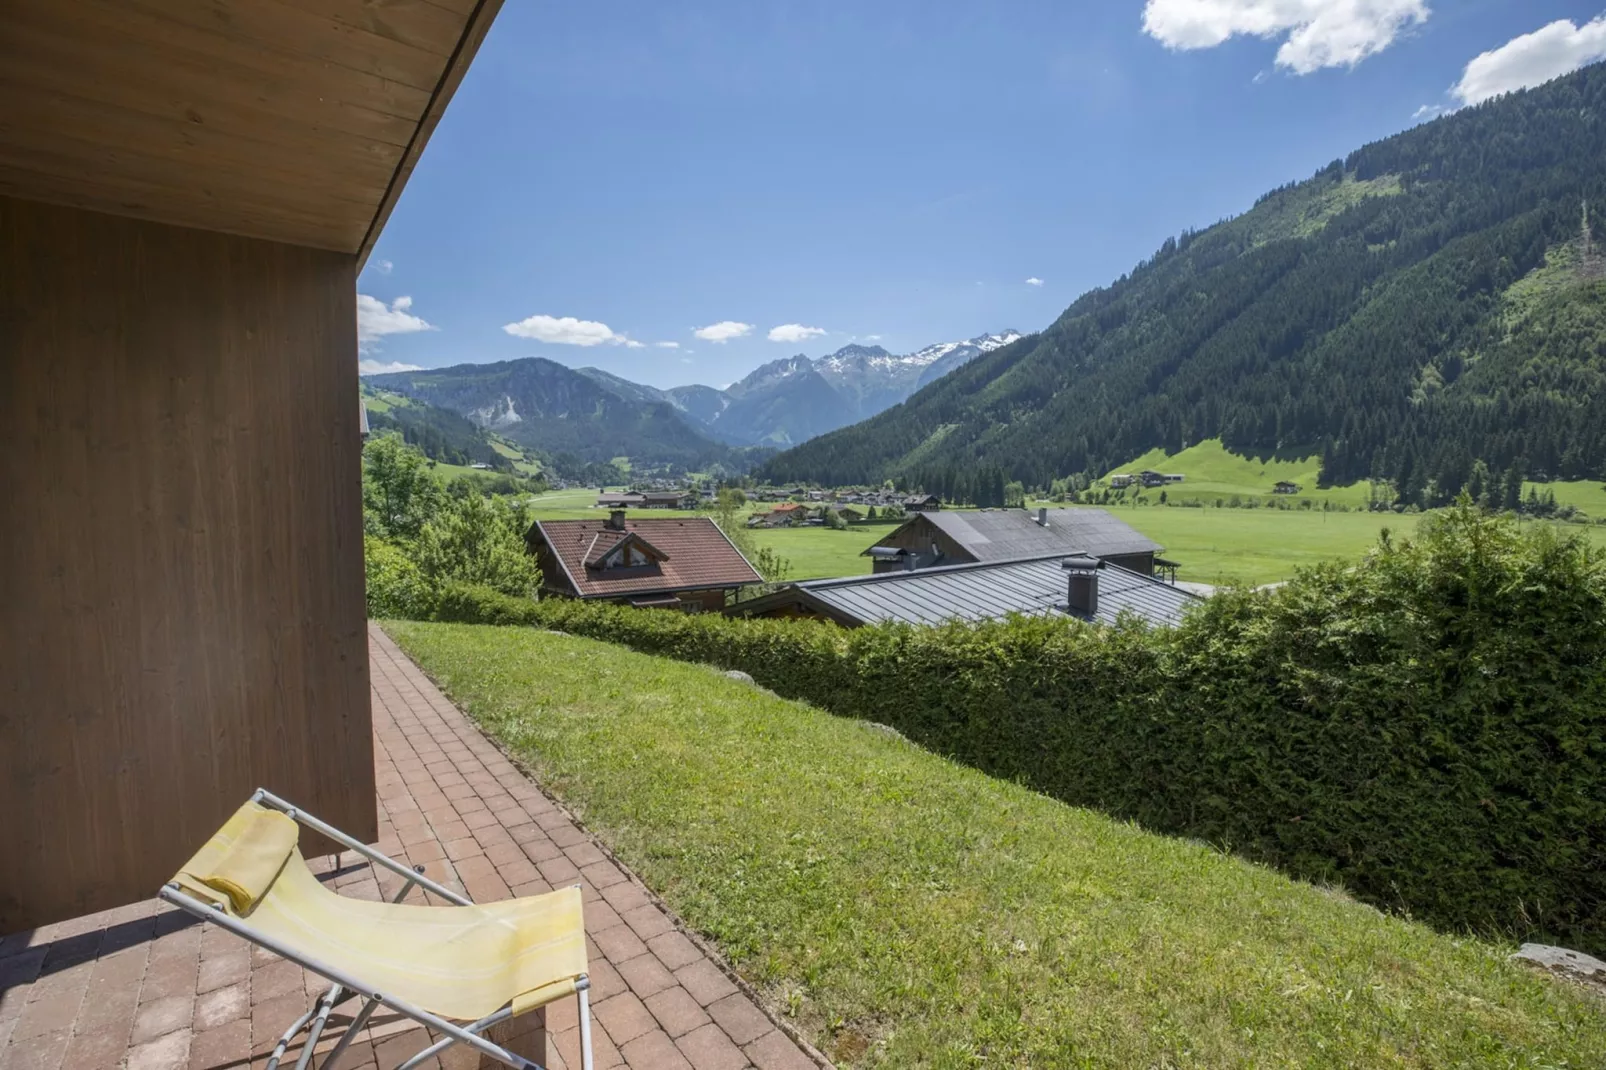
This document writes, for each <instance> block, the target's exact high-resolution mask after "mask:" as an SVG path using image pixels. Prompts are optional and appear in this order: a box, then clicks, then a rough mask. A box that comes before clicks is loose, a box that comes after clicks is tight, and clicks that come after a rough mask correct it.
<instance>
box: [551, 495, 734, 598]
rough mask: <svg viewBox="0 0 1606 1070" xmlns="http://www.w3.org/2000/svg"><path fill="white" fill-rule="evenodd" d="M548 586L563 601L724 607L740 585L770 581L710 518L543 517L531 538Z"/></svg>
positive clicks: (620, 513)
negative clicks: (748, 560)
mask: <svg viewBox="0 0 1606 1070" xmlns="http://www.w3.org/2000/svg"><path fill="white" fill-rule="evenodd" d="M524 543H525V546H526V547H528V548H529V551H530V552H531V553H533V554H534V555H535V556H536V559H537V560H538V561H539V562H540V564H541V591H542V593H543V594H545V595H555V596H558V597H561V598H579V599H584V600H586V601H599V602H617V603H619V604H621V605H632V606H654V607H665V608H670V609H683V610H690V611H693V612H697V611H701V610H717V609H723V608H724V606H725V600H726V597H727V596H728V595H729V594H730V593H731V592H732V591H735V590H736V589H737V588H738V587H743V586H746V585H747V584H750V583H763V582H764V578H763V577H762V576H760V575H759V574H758V573H757V572H755V571H754V570H753V566H752V565H750V564H748V563H747V559H746V558H745V557H743V556H742V554H741V551H739V550H738V549H736V547H735V546H733V545H732V544H731V541H730V540H729V539H727V538H726V537H725V533H724V532H722V531H720V530H719V525H717V524H715V523H714V522H713V520H711V519H709V518H708V517H706V516H694V517H663V518H659V519H654V518H648V519H640V520H627V519H625V514H624V511H623V510H622V509H620V510H615V511H614V512H612V513H610V514H609V515H608V519H607V520H600V521H599V520H537V521H536V522H535V523H534V524H531V525H530V530H529V531H528V532H526V533H525V536H524Z"/></svg>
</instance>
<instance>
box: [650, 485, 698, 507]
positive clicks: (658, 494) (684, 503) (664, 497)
mask: <svg viewBox="0 0 1606 1070" xmlns="http://www.w3.org/2000/svg"><path fill="white" fill-rule="evenodd" d="M641 499H642V501H641V507H642V508H643V509H695V508H697V492H696V491H694V490H649V491H648V492H647V493H645V494H643V495H642V496H641Z"/></svg>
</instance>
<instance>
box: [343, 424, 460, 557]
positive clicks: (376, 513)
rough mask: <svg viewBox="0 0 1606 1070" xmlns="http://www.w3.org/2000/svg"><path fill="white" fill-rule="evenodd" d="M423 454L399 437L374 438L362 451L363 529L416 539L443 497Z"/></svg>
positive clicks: (387, 435) (391, 537) (391, 434)
mask: <svg viewBox="0 0 1606 1070" xmlns="http://www.w3.org/2000/svg"><path fill="white" fill-rule="evenodd" d="M428 464H429V462H428V461H426V460H425V459H424V455H423V454H421V453H419V452H418V451H417V450H415V449H413V448H411V447H410V446H408V445H407V444H406V443H405V442H403V441H402V438H401V436H400V435H398V434H395V433H388V434H383V435H376V436H375V437H373V438H371V439H369V440H368V444H367V445H366V446H365V447H364V448H363V481H362V504H363V521H364V527H365V528H367V530H368V531H369V532H370V533H371V534H374V535H380V536H383V537H385V538H389V539H414V538H417V537H418V533H419V531H420V530H421V529H422V528H423V526H424V523H425V521H427V520H428V519H429V517H430V516H431V514H433V513H434V511H435V508H436V506H437V504H438V503H439V502H440V500H441V498H442V493H441V487H440V484H439V483H438V482H437V481H436V479H435V477H434V476H433V475H431V474H430V472H429V469H428Z"/></svg>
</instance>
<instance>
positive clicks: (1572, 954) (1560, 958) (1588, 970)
mask: <svg viewBox="0 0 1606 1070" xmlns="http://www.w3.org/2000/svg"><path fill="white" fill-rule="evenodd" d="M1511 957H1512V959H1513V960H1515V961H1518V962H1531V963H1533V964H1534V965H1536V966H1543V967H1545V969H1547V970H1561V971H1563V972H1565V973H1571V974H1576V975H1577V976H1579V977H1586V978H1588V979H1590V980H1592V981H1602V982H1606V962H1602V961H1601V960H1600V959H1598V958H1595V957H1594V956H1593V955H1586V954H1584V953H1583V952H1582V951H1571V950H1569V949H1567V948H1565V947H1551V946H1550V945H1549V944H1523V945H1522V947H1520V948H1518V949H1517V953H1516V954H1515V955H1512V956H1511Z"/></svg>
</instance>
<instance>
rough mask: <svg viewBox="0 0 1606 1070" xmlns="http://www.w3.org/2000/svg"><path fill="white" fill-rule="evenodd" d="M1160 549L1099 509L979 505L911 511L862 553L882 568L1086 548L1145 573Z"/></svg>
mask: <svg viewBox="0 0 1606 1070" xmlns="http://www.w3.org/2000/svg"><path fill="white" fill-rule="evenodd" d="M1162 549H1164V548H1163V547H1162V546H1161V545H1160V544H1159V543H1157V542H1155V541H1154V540H1152V539H1150V538H1148V537H1146V536H1144V535H1142V534H1140V533H1139V532H1137V531H1135V530H1133V528H1131V527H1130V526H1128V525H1127V524H1125V523H1123V522H1122V521H1120V520H1118V519H1116V518H1115V517H1114V516H1112V515H1111V514H1110V513H1108V512H1106V511H1105V510H1103V509H1039V510H1037V512H1036V513H1035V514H1033V513H1029V512H1027V511H1026V510H1024V509H984V510H981V511H979V512H966V511H956V510H948V511H945V512H935V513H919V514H916V515H915V516H913V517H911V518H910V519H909V520H907V521H905V522H904V523H902V524H900V525H899V526H898V527H897V528H895V529H893V530H892V531H891V532H890V533H889V534H887V535H886V536H884V537H883V538H881V539H880V540H878V541H877V542H876V543H875V545H873V546H871V547H870V548H869V549H867V550H865V551H864V554H863V556H866V557H870V558H872V559H874V565H873V571H874V572H876V573H884V572H894V571H910V570H914V569H922V568H933V567H940V566H944V565H962V564H972V563H975V562H986V561H1008V560H1018V559H1020V558H1024V557H1038V556H1044V555H1049V554H1060V555H1062V556H1068V555H1071V554H1077V553H1087V554H1092V555H1093V556H1094V557H1096V558H1099V559H1100V560H1103V561H1107V562H1109V563H1110V564H1112V565H1118V566H1120V567H1121V568H1125V569H1130V570H1132V571H1133V572H1136V573H1138V574H1140V575H1143V576H1148V575H1151V574H1152V573H1153V572H1154V570H1155V565H1156V564H1157V559H1156V557H1155V555H1156V554H1158V553H1159V552H1160V551H1161V550H1162ZM1168 564H1169V563H1168Z"/></svg>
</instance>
